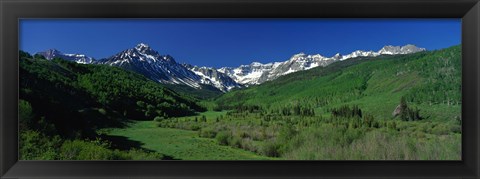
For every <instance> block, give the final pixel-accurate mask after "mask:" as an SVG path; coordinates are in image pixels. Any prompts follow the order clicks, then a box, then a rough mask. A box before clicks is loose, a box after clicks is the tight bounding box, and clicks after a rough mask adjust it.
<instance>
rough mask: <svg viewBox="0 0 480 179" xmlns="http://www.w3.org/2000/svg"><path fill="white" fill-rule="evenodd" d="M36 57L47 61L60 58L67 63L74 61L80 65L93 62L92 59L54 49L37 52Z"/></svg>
mask: <svg viewBox="0 0 480 179" xmlns="http://www.w3.org/2000/svg"><path fill="white" fill-rule="evenodd" d="M37 54H38V55H42V56H44V57H45V58H46V59H47V60H52V59H54V58H61V59H64V60H68V61H74V62H77V63H82V64H90V63H93V62H94V61H95V59H93V58H92V57H88V56H86V55H83V54H66V53H62V52H60V51H58V50H56V49H49V50H46V51H44V52H38V53H37Z"/></svg>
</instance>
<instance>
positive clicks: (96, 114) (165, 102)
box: [19, 52, 204, 159]
mask: <svg viewBox="0 0 480 179" xmlns="http://www.w3.org/2000/svg"><path fill="white" fill-rule="evenodd" d="M19 63H20V65H19V66H20V96H19V97H20V106H19V107H20V124H21V129H22V136H23V137H27V138H29V139H33V138H31V137H32V135H45V137H46V138H48V137H51V138H53V136H61V137H60V138H59V139H62V140H63V139H72V140H74V139H95V138H98V137H99V136H98V135H97V133H96V130H97V129H100V128H105V127H122V126H124V125H125V123H126V119H133V120H153V119H164V118H169V117H179V116H186V115H193V114H195V113H196V112H201V111H204V109H203V108H202V107H201V106H199V105H198V104H197V101H196V100H195V99H193V98H190V97H185V96H182V95H180V94H177V93H175V92H173V91H171V90H169V89H167V88H164V87H162V86H161V85H160V84H158V83H155V82H153V81H151V80H148V79H146V78H145V77H143V76H142V75H139V74H136V73H133V72H129V71H126V70H123V69H120V68H117V67H110V66H105V65H82V64H77V63H74V62H69V61H65V60H62V59H53V60H46V59H44V58H43V57H42V56H39V55H36V56H34V57H33V56H31V55H30V54H28V53H25V52H20V59H19ZM23 134H25V135H23ZM28 135H30V136H28ZM37 137H38V136H37ZM26 140H27V139H26ZM22 142H28V141H25V140H22ZM56 145H58V144H56ZM24 146H27V145H24ZM27 153H28V152H27ZM57 157H58V156H57ZM24 158H25V159H26V158H28V157H24Z"/></svg>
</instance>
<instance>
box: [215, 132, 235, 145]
mask: <svg viewBox="0 0 480 179" xmlns="http://www.w3.org/2000/svg"><path fill="white" fill-rule="evenodd" d="M230 136H231V135H229V134H227V133H225V132H220V133H218V134H217V136H216V137H215V139H216V140H217V142H218V144H220V145H228V141H229V138H230Z"/></svg>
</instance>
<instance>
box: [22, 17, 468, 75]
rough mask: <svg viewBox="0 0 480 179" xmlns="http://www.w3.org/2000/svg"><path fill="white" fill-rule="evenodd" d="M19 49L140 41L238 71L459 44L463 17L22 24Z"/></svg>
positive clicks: (109, 47)
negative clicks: (309, 57)
mask: <svg viewBox="0 0 480 179" xmlns="http://www.w3.org/2000/svg"><path fill="white" fill-rule="evenodd" d="M19 39H20V49H21V50H24V51H27V52H29V53H35V52H39V51H44V50H47V49H51V48H55V49H58V50H60V51H62V52H64V53H82V54H86V55H88V56H92V57H94V58H96V59H100V58H106V57H109V56H111V55H114V54H116V53H118V52H120V51H122V50H125V49H128V48H132V47H134V46H135V45H136V44H138V43H141V42H143V43H146V44H149V45H150V47H152V48H153V49H155V50H157V51H158V52H159V53H160V54H169V55H171V56H173V57H174V58H175V59H176V61H177V62H181V63H189V64H193V65H199V66H211V67H223V66H231V67H236V66H239V65H241V64H249V63H251V62H253V61H258V62H262V63H268V62H272V61H285V60H288V59H289V58H290V57H291V56H292V55H293V54H296V53H299V52H304V53H307V54H317V53H319V54H322V55H324V56H333V55H334V54H335V53H341V54H347V53H350V52H352V51H355V50H374V51H377V50H379V49H380V48H382V47H383V46H384V45H396V46H398V45H406V44H414V45H417V46H419V47H423V48H427V50H434V49H441V48H446V47H449V46H453V45H458V44H460V43H461V19H115V20H112V19H102V20H92V19H74V20H72V19H56V20H52V19H23V20H21V21H20V37H19Z"/></svg>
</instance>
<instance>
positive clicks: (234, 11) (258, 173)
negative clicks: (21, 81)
mask: <svg viewBox="0 0 480 179" xmlns="http://www.w3.org/2000/svg"><path fill="white" fill-rule="evenodd" d="M20 18H462V56H463V57H462V59H463V61H462V68H463V69H462V85H463V88H462V100H463V102H462V105H463V106H462V115H463V116H462V118H463V120H464V121H463V137H462V140H463V143H462V145H463V146H462V149H463V151H462V152H463V161H44V162H40V161H18V160H17V158H18V153H17V150H18V149H17V146H18V140H17V136H18V134H17V133H18V131H17V127H18V126H17V108H18V107H17V104H18V103H17V102H18V99H17V96H18V63H17V60H18V40H17V37H18V19H20ZM0 19H1V21H0V27H1V32H0V43H1V46H0V47H1V48H0V55H1V56H0V69H1V71H0V73H1V75H0V178H1V177H3V178H85V177H88V178H105V177H115V178H124V177H125V178H132V177H142V178H150V177H155V178H191V177H202V178H385V177H389V178H426V177H429V178H480V158H479V157H480V141H479V140H480V132H479V129H480V122H479V116H480V112H479V103H480V83H479V79H480V72H479V69H480V63H479V60H480V52H479V51H480V3H479V1H478V0H337V1H334V0H301V1H294V0H257V1H255V0H223V1H222V0H197V1H195V0H177V1H175V0H158V1H154V0H143V1H134V0H126V1H110V0H99V1H94V0H69V1H60V0H39V1H33V0H18V1H13V0H0Z"/></svg>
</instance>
